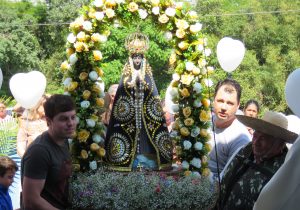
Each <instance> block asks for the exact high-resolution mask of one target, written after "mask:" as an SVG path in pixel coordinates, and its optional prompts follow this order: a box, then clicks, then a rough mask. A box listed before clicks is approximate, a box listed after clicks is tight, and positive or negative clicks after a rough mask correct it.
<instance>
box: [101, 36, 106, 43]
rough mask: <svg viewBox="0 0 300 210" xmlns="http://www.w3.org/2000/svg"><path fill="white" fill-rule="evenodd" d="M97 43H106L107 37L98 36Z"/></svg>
mask: <svg viewBox="0 0 300 210" xmlns="http://www.w3.org/2000/svg"><path fill="white" fill-rule="evenodd" d="M99 41H100V42H101V43H104V42H106V41H107V36H105V35H100V36H99Z"/></svg>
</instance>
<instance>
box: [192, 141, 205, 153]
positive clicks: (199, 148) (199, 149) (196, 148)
mask: <svg viewBox="0 0 300 210" xmlns="http://www.w3.org/2000/svg"><path fill="white" fill-rule="evenodd" d="M194 148H195V150H198V151H201V150H202V148H203V144H202V143H201V142H196V144H194Z"/></svg>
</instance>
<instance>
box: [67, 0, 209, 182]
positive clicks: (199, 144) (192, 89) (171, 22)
mask: <svg viewBox="0 0 300 210" xmlns="http://www.w3.org/2000/svg"><path fill="white" fill-rule="evenodd" d="M147 17H148V18H152V19H153V20H155V21H157V27H158V28H159V29H160V30H163V31H164V32H165V37H166V39H167V40H168V41H170V43H171V44H172V46H173V48H174V50H173V52H172V54H171V56H170V58H169V63H170V65H171V67H172V68H173V69H174V72H175V73H174V74H173V80H172V82H171V86H172V88H171V97H172V100H173V102H174V103H175V105H174V110H173V111H176V112H177V114H176V121H175V123H174V126H173V132H172V137H173V138H174V141H175V142H176V154H177V157H178V159H179V161H180V162H181V163H182V167H183V168H184V169H185V171H186V172H185V173H186V174H187V175H188V174H191V173H193V174H200V173H201V174H202V175H206V176H208V175H209V170H208V167H207V165H208V164H207V154H208V152H209V151H210V147H209V144H208V143H207V141H208V140H209V138H210V135H209V133H210V131H209V129H210V126H211V123H210V119H211V114H210V109H209V106H210V95H209V88H210V87H211V85H212V82H211V80H210V79H209V78H208V76H209V75H210V74H211V73H212V72H213V71H214V68H213V67H211V66H209V65H208V60H207V58H209V56H210V54H211V50H210V49H209V48H207V39H206V38H205V37H204V35H203V34H202V32H201V29H202V24H201V23H199V22H198V16H197V14H196V12H194V11H191V10H190V7H189V6H188V5H187V4H186V3H182V2H174V1H173V0H135V1H130V0H94V1H92V2H91V3H90V4H89V5H88V6H83V10H82V14H81V16H80V17H78V18H77V19H76V20H75V21H74V22H72V23H71V24H70V34H69V36H68V38H67V50H66V52H67V60H66V61H64V62H63V63H62V64H61V71H62V72H63V74H64V87H65V91H66V94H69V95H71V96H72V97H73V98H74V99H75V101H76V103H77V104H78V110H77V112H78V121H79V125H78V129H77V135H76V136H75V138H74V140H73V146H72V154H73V166H74V169H77V170H82V171H86V170H90V169H91V170H94V169H96V168H97V167H98V166H99V163H101V161H102V158H103V157H104V156H105V150H104V146H103V145H104V136H105V127H104V126H103V124H102V123H101V118H100V113H101V112H103V111H104V99H103V97H104V86H103V83H102V77H103V71H102V70H101V68H100V67H101V65H102V64H103V63H102V57H103V56H102V53H101V47H102V43H104V42H106V41H107V39H108V37H109V35H110V31H109V26H110V25H122V24H124V23H132V22H134V20H138V19H141V20H143V19H146V18H147Z"/></svg>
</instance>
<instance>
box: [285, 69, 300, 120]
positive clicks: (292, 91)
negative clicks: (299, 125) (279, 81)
mask: <svg viewBox="0 0 300 210" xmlns="http://www.w3.org/2000/svg"><path fill="white" fill-rule="evenodd" d="M299 89H300V68H299V69H296V70H295V71H293V72H292V73H291V74H290V75H289V76H288V78H287V80H286V83H285V99H286V101H287V104H288V106H289V107H290V108H291V110H292V111H293V112H294V113H295V114H296V115H297V116H298V117H300V97H299Z"/></svg>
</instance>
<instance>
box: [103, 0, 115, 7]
mask: <svg viewBox="0 0 300 210" xmlns="http://www.w3.org/2000/svg"><path fill="white" fill-rule="evenodd" d="M116 5H117V3H116V2H115V0H106V2H105V6H106V7H114V6H116Z"/></svg>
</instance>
